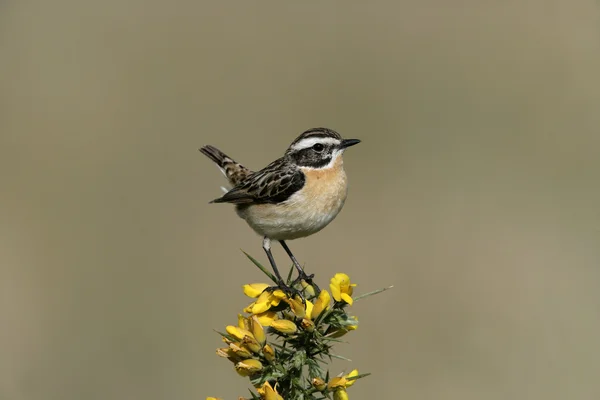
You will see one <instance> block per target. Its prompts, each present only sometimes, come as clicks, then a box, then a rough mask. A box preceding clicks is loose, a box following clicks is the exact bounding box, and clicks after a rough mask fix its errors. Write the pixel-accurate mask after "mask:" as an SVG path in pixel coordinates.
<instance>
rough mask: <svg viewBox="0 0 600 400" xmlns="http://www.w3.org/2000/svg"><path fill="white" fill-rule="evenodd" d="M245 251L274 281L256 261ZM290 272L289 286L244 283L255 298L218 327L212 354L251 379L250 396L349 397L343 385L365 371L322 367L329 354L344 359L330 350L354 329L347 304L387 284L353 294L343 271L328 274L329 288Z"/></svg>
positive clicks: (279, 399) (289, 399) (271, 399)
mask: <svg viewBox="0 0 600 400" xmlns="http://www.w3.org/2000/svg"><path fill="white" fill-rule="evenodd" d="M246 256H247V257H248V258H249V259H250V260H251V261H252V262H253V263H254V264H255V265H256V266H257V267H258V268H260V270H261V271H263V272H264V273H265V274H266V275H267V276H268V277H269V278H270V279H271V280H273V282H277V280H276V278H275V276H273V275H272V274H271V273H270V272H269V271H267V270H266V269H265V268H264V267H263V266H262V265H261V264H260V263H259V262H258V261H256V260H255V259H254V258H252V257H251V256H249V255H248V254H246ZM291 272H292V271H290V274H289V275H288V279H287V284H288V285H289V286H290V287H291V288H292V290H291V291H285V292H284V291H283V290H281V289H278V288H276V287H271V286H270V285H269V284H267V283H253V284H247V285H244V286H243V288H244V293H245V294H246V295H247V296H248V297H250V298H252V299H255V300H254V301H253V302H251V303H250V304H249V305H247V306H246V307H245V308H244V309H243V311H244V314H238V318H237V324H236V325H229V326H227V327H226V329H225V332H219V334H220V335H221V337H222V340H223V342H224V343H225V346H224V347H221V348H218V349H217V355H218V356H220V357H223V358H226V359H228V360H229V361H231V362H232V363H233V366H234V369H235V371H236V372H237V373H238V374H239V375H241V376H243V377H248V378H249V379H250V383H251V384H252V385H253V387H254V389H255V390H256V392H253V391H250V394H251V397H250V398H251V399H253V400H258V399H262V400H318V399H331V398H333V399H334V400H344V399H348V394H347V391H346V389H348V388H349V387H350V386H352V385H353V384H354V383H355V382H356V380H357V379H360V378H363V377H365V376H367V375H369V374H359V373H358V370H356V369H354V370H352V371H351V372H350V373H348V374H343V373H342V374H339V375H337V376H335V377H332V376H330V373H329V370H328V369H327V368H326V366H327V362H328V361H331V359H332V358H340V359H344V360H347V359H346V358H344V357H341V356H339V355H336V354H334V353H333V352H332V348H333V345H334V344H335V343H336V342H339V341H340V338H341V337H343V336H344V335H346V334H347V333H348V332H350V331H353V330H356V329H357V328H358V318H357V317H356V316H351V315H349V314H348V313H347V307H348V306H351V305H352V304H353V303H354V302H355V301H357V300H360V299H362V298H365V297H367V296H370V295H373V294H377V293H380V292H382V291H384V290H386V289H389V288H385V289H380V290H376V291H373V292H370V293H366V294H363V295H361V296H358V297H354V298H353V297H352V296H353V293H354V287H355V286H356V285H355V284H353V283H351V281H350V278H349V277H348V275H346V274H344V273H337V274H335V275H334V276H333V278H331V280H330V282H329V291H328V290H325V289H324V290H320V289H319V288H318V286H317V285H316V284H311V283H309V282H306V281H304V280H300V281H293V282H292V281H291ZM390 287H391V286H390ZM294 293H295V294H294ZM239 399H240V400H243V399H244V398H243V397H240V398H239ZM207 400H218V399H217V398H214V397H208V398H207Z"/></svg>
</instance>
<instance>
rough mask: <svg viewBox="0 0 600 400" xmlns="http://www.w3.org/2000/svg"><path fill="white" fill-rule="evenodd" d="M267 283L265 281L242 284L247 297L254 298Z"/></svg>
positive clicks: (262, 290)
mask: <svg viewBox="0 0 600 400" xmlns="http://www.w3.org/2000/svg"><path fill="white" fill-rule="evenodd" d="M268 287H269V285H268V284H266V283H250V284H248V285H244V286H243V288H244V294H245V295H246V296H248V297H252V298H256V297H258V296H260V294H261V293H262V292H264V291H265V289H266V288H268Z"/></svg>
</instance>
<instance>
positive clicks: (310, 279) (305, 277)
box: [292, 270, 321, 296]
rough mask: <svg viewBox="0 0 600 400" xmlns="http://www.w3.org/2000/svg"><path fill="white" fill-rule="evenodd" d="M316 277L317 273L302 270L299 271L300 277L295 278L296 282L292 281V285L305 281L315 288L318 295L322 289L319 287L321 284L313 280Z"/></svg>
mask: <svg viewBox="0 0 600 400" xmlns="http://www.w3.org/2000/svg"><path fill="white" fill-rule="evenodd" d="M314 277H315V274H310V275H307V274H306V272H304V271H302V270H301V271H299V272H298V277H297V278H296V279H295V280H294V282H292V286H296V285H297V284H298V283H301V282H302V281H304V282H306V283H307V284H308V285H310V286H312V287H313V288H314V290H315V294H316V295H317V296H318V295H319V293H321V289H319V286H317V284H316V283H314V282H313V278H314Z"/></svg>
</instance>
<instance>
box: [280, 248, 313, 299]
mask: <svg viewBox="0 0 600 400" xmlns="http://www.w3.org/2000/svg"><path fill="white" fill-rule="evenodd" d="M279 243H281V247H283V249H284V250H285V252H286V253H287V255H288V256H290V259H291V260H292V262H293V263H294V266H295V267H296V269H297V270H298V278H297V279H296V280H295V281H294V283H297V282H298V281H300V280H304V281H306V283H308V284H309V285H312V287H314V288H315V292H316V293H317V294H319V293H320V292H321V289H319V287H318V286H317V284H316V283H314V282H313V280H312V278H314V276H315V274H310V275H306V272H304V269H303V268H302V266H301V265H300V263H299V262H298V260H296V257H294V255H293V254H292V251H291V250H290V248H289V247H288V245H287V244H286V243H285V242H284V241H283V240H280V241H279Z"/></svg>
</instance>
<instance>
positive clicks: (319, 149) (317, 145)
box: [313, 143, 325, 152]
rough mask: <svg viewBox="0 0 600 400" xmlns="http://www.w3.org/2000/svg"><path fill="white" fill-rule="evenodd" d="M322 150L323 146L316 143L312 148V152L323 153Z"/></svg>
mask: <svg viewBox="0 0 600 400" xmlns="http://www.w3.org/2000/svg"><path fill="white" fill-rule="evenodd" d="M324 148H325V146H323V145H322V144H321V143H316V144H315V145H314V146H313V150H314V151H319V152H321V151H323V149H324Z"/></svg>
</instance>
